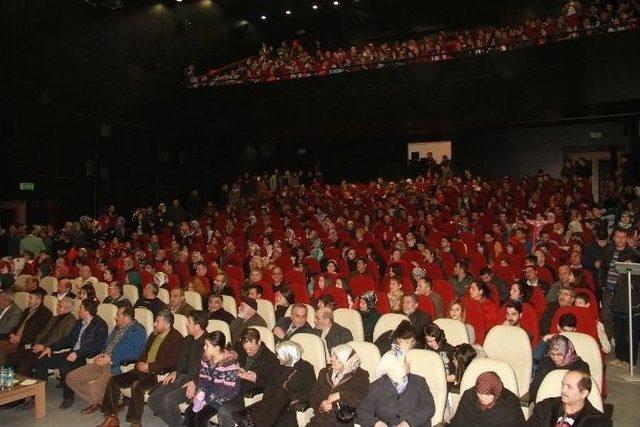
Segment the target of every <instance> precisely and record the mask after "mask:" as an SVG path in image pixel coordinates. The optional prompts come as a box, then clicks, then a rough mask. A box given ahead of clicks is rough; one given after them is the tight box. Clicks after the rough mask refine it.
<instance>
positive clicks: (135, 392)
mask: <svg viewBox="0 0 640 427" xmlns="http://www.w3.org/2000/svg"><path fill="white" fill-rule="evenodd" d="M172 325H173V313H171V310H169V309H162V310H160V311H159V312H158V314H157V315H156V321H155V323H154V324H153V329H154V330H153V333H152V334H151V335H150V336H149V338H148V339H147V343H146V344H145V348H144V351H143V352H142V354H141V355H140V357H139V358H138V362H137V363H136V365H135V368H134V369H133V370H131V371H129V372H125V373H123V374H120V375H115V376H113V377H111V379H110V380H109V383H108V384H107V390H106V391H105V393H104V398H103V399H102V405H101V406H102V412H103V413H104V414H105V417H104V420H103V421H102V424H100V425H101V426H105V427H106V426H117V425H119V421H118V412H119V406H120V395H121V392H120V389H122V388H126V387H131V399H130V400H129V409H128V410H127V421H128V422H130V423H131V425H132V426H141V425H142V424H141V419H142V412H143V410H144V395H145V393H146V392H147V391H149V390H151V389H152V388H153V387H155V386H157V385H158V375H159V374H163V373H168V372H170V371H174V370H175V369H176V366H177V364H178V358H179V357H180V353H181V350H182V343H183V339H182V335H180V332H178V331H177V330H176V329H175V328H174V327H173V326H172Z"/></svg>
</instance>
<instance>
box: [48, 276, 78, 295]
mask: <svg viewBox="0 0 640 427" xmlns="http://www.w3.org/2000/svg"><path fill="white" fill-rule="evenodd" d="M53 296H54V297H56V298H58V300H62V298H64V297H69V298H71V299H76V294H74V293H73V292H71V280H69V279H60V281H59V282H58V291H57V292H54V293H53Z"/></svg>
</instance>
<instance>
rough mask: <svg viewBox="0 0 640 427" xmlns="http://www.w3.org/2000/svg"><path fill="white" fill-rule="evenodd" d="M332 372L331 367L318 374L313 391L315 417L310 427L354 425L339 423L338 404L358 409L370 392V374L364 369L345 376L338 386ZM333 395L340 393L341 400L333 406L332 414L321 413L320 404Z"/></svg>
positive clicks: (358, 369)
mask: <svg viewBox="0 0 640 427" xmlns="http://www.w3.org/2000/svg"><path fill="white" fill-rule="evenodd" d="M332 372H333V370H332V369H331V366H327V367H326V368H323V369H322V370H321V371H320V373H319V374H318V381H317V382H316V384H315V385H314V386H313V388H312V389H311V397H310V399H311V407H312V408H313V412H314V414H315V415H314V417H313V418H311V421H310V422H309V425H310V426H318V427H320V426H339V425H353V423H349V424H339V423H338V421H337V419H336V411H337V410H338V404H340V405H346V406H350V407H352V408H357V407H358V406H359V405H360V401H361V400H362V399H364V397H365V396H366V394H367V392H368V391H369V374H368V373H367V372H366V371H364V370H363V369H362V368H357V369H356V370H355V371H353V372H352V373H351V374H349V375H345V377H344V378H343V379H342V380H341V381H340V382H339V383H338V384H336V385H334V384H333V382H332V381H331V374H332ZM333 393H340V400H339V401H338V402H335V403H334V404H333V406H332V410H331V411H330V412H324V413H320V411H319V408H320V404H321V403H322V401H323V400H325V399H326V398H327V397H329V395H330V394H333ZM356 422H357V420H356Z"/></svg>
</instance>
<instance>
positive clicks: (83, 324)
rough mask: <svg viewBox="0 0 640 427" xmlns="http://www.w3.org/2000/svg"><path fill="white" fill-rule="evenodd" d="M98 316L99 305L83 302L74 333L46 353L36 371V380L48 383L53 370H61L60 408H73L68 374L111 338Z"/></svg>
mask: <svg viewBox="0 0 640 427" xmlns="http://www.w3.org/2000/svg"><path fill="white" fill-rule="evenodd" d="M97 314H98V303H97V302H96V301H93V300H89V299H86V300H83V301H82V302H81V303H80V306H79V307H78V320H77V321H76V324H75V326H74V327H73V329H72V330H71V332H69V333H68V334H67V335H66V336H65V337H64V338H62V339H61V340H59V341H57V342H56V343H55V344H52V345H51V346H50V347H47V348H45V349H44V350H42V353H41V354H40V357H39V358H38V362H36V366H35V367H34V369H33V377H34V378H37V379H39V380H42V381H46V380H47V377H48V373H47V372H48V370H49V369H58V370H59V371H60V380H61V381H62V403H61V404H60V409H66V408H69V407H70V406H71V405H73V401H74V392H73V390H71V389H70V388H69V386H68V385H67V383H66V382H65V379H66V377H67V374H68V373H69V372H71V371H73V370H74V369H77V368H79V367H80V366H83V365H85V364H86V359H87V358H90V357H93V356H95V355H96V354H98V353H100V350H102V347H103V346H104V342H105V340H106V339H107V332H108V327H107V324H106V322H105V321H104V320H102V319H101V318H100V317H98V315H97ZM63 349H67V350H66V351H62V352H60V353H56V354H53V352H54V351H60V350H63Z"/></svg>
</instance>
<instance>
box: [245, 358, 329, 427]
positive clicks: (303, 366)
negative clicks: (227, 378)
mask: <svg viewBox="0 0 640 427" xmlns="http://www.w3.org/2000/svg"><path fill="white" fill-rule="evenodd" d="M315 382H316V374H315V371H314V370H313V366H312V365H311V364H310V363H309V362H307V361H306V360H304V359H300V360H298V361H297V362H296V364H295V365H293V366H292V367H289V366H279V367H278V368H277V370H276V371H275V372H274V374H273V375H272V376H271V378H270V379H269V380H268V382H267V384H266V385H265V389H264V397H263V398H262V400H261V401H260V402H257V403H254V404H253V405H251V406H250V407H249V408H247V409H248V410H249V411H251V413H252V417H253V420H254V421H255V425H256V427H272V426H276V425H277V426H282V427H297V426H298V422H297V420H296V411H295V409H292V406H291V405H292V404H293V403H295V402H309V392H310V391H311V387H313V385H314V384H315Z"/></svg>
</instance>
